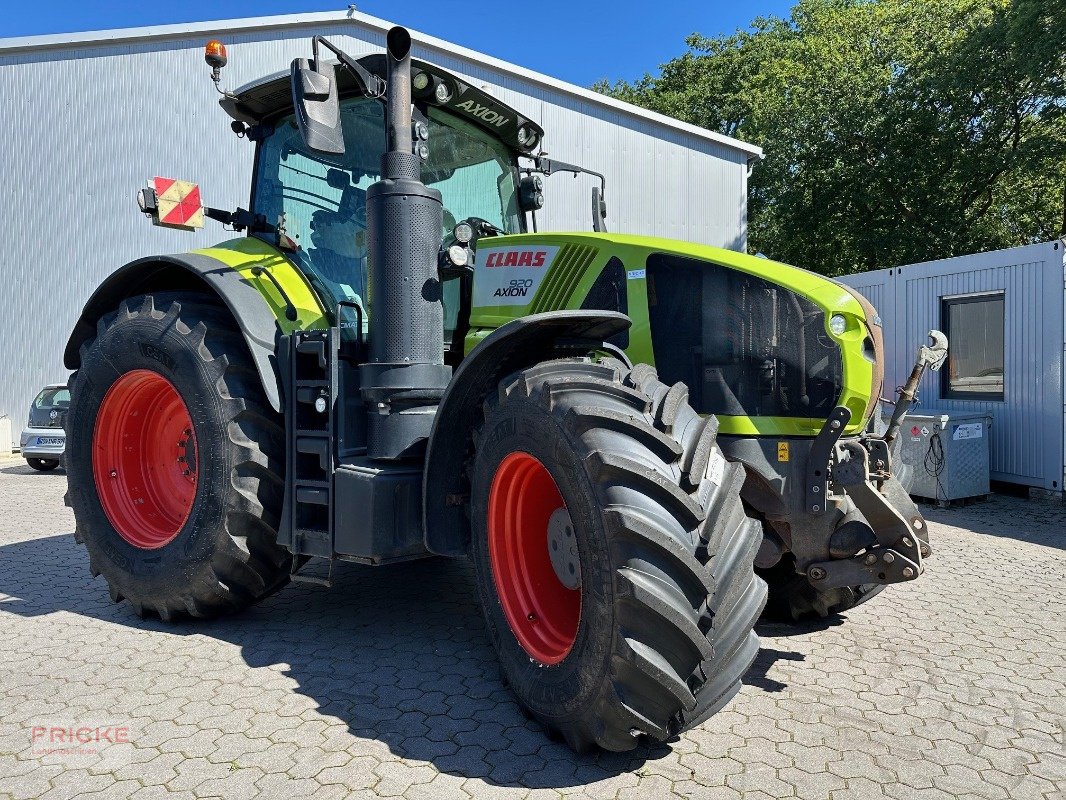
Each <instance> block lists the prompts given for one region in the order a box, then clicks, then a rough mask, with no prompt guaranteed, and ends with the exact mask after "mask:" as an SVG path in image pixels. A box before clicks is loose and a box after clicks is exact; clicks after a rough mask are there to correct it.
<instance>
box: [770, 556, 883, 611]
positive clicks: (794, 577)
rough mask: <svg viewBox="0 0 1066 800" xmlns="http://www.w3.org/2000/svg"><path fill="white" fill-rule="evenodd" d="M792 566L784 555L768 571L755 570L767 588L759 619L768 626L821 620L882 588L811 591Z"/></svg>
mask: <svg viewBox="0 0 1066 800" xmlns="http://www.w3.org/2000/svg"><path fill="white" fill-rule="evenodd" d="M795 566H796V562H795V560H794V559H793V558H792V556H791V554H789V553H786V554H785V555H784V556H783V557H782V559H781V561H779V562H778V563H777V564H775V565H774V566H772V567H769V568H768V569H756V572H757V573H758V575H759V576H760V577H761V578H762V579H763V580H764V581H766V585H767V586H768V587H769V599H768V601H767V603H766V611H765V613H764V614H763V617H764V619H765V620H766V621H768V622H784V623H788V624H795V623H802V622H806V621H808V620H812V619H825V618H827V617H831V616H836V615H837V614H841V613H843V612H844V611H847V610H849V609H852V608H855V607H856V606H860V605H862V604H863V603H865V602H866V601H867V600H870V599H872V598H874V597H876V596H877V595H878V594H880V592H881V590H882V589H884V588H885V586H884V584H877V583H870V584H863V585H861V586H841V587H838V588H834V589H815V588H814V586H812V585H811V582H810V581H809V580H807V577H806V576H805V575H800V574H799V573H797V572H796V569H795Z"/></svg>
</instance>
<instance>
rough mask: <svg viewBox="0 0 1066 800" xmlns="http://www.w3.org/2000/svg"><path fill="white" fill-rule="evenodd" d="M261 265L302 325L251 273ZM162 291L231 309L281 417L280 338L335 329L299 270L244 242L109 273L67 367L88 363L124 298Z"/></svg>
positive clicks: (80, 326) (88, 307)
mask: <svg viewBox="0 0 1066 800" xmlns="http://www.w3.org/2000/svg"><path fill="white" fill-rule="evenodd" d="M248 242H252V243H251V244H247V243H248ZM257 266H259V267H262V268H263V269H264V270H266V271H269V272H270V273H271V274H273V275H274V276H275V279H276V280H278V283H279V285H282V286H284V287H285V288H286V293H287V294H288V295H290V299H291V301H292V304H293V305H294V306H295V308H296V316H297V318H296V319H295V320H290V319H288V318H287V317H286V316H285V305H284V300H283V299H282V298H281V296H280V293H279V292H278V291H277V289H276V288H275V285H274V283H273V282H271V281H270V280H269V279H266V278H258V277H253V276H252V272H251V270H252V269H253V268H254V267H257ZM288 273H294V274H295V277H294V275H293V274H288ZM296 278H299V281H297V280H296ZM162 291H198V292H206V293H209V294H213V295H215V296H217V297H218V298H219V299H220V300H221V301H222V302H223V303H224V304H225V305H226V307H227V308H228V309H229V311H230V313H231V314H232V315H233V318H234V320H235V321H236V323H237V325H238V327H239V328H240V331H241V333H242V334H243V336H244V341H245V343H246V344H247V345H248V350H249V351H250V353H251V355H252V359H253V361H254V362H255V365H256V369H257V370H258V372H259V377H260V379H261V380H262V383H263V390H264V392H265V393H266V396H267V400H268V401H269V402H270V405H271V407H272V408H273V409H274V410H275V411H278V412H280V411H281V410H282V403H281V397H282V392H281V382H280V380H279V371H278V368H277V339H278V336H279V335H280V334H282V333H288V332H290V331H291V330H292V329H295V328H317V327H326V326H327V325H328V322H327V320H326V318H325V315H324V312H323V311H322V307H321V304H320V303H319V302H318V300H317V299H316V298H315V297H314V294H313V293H312V291H311V289H310V287H309V286H307V284H306V281H305V280H304V279H303V277H302V276H299V274H298V272H297V270H296V268H295V267H293V266H292V265H291V264H290V263H289V262H288V261H286V260H285V259H284V258H282V257H281V256H280V255H279V254H278V253H277V251H275V250H273V248H270V247H269V246H268V245H266V244H264V243H258V242H257V240H237V241H235V242H233V243H225V244H222V245H218V246H217V247H214V248H210V249H208V250H204V251H201V252H198V253H182V254H180V255H169V256H153V257H150V258H142V259H138V260H137V261H131V262H130V263H129V264H126V265H125V266H123V267H120V268H119V269H118V270H116V271H115V272H113V273H112V274H111V275H109V276H108V277H107V279H106V280H105V281H104V282H103V283H102V284H100V286H99V287H98V288H97V289H96V291H95V292H93V295H92V297H90V298H89V301H88V302H87V303H86V304H85V308H84V309H83V310H82V313H81V316H80V317H79V318H78V321H77V323H76V324H75V326H74V330H73V332H72V333H71V335H70V339H69V340H68V341H67V346H66V349H65V351H64V353H63V363H64V364H65V366H66V367H67V369H72V370H74V369H78V368H79V367H80V366H81V355H80V352H79V351H80V349H81V346H82V345H83V344H85V343H86V342H87V341H90V340H91V339H92V338H93V337H94V336H95V335H96V323H97V321H98V320H99V319H100V318H101V317H103V316H104V315H105V314H108V313H109V312H111V311H113V310H114V309H115V307H116V306H117V305H118V304H119V303H120V302H121V301H122V300H123V299H124V298H127V297H133V296H135V295H138V294H145V293H148V292H162ZM294 295H295V296H294Z"/></svg>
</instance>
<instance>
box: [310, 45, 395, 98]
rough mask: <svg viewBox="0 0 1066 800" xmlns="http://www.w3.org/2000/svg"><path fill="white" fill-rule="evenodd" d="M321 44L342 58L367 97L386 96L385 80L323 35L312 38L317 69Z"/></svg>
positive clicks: (342, 63)
mask: <svg viewBox="0 0 1066 800" xmlns="http://www.w3.org/2000/svg"><path fill="white" fill-rule="evenodd" d="M320 44H321V45H322V46H323V47H325V48H326V49H327V50H330V51H332V52H333V54H334V55H336V56H337V58H338V59H339V60H340V63H341V66H343V67H345V68H346V69H347V70H348V71H349V72H351V73H352V75H354V76H355V80H356V83H358V84H359V91H360V92H362V94H363V95H364V96H365V97H373V98H377V97H383V96H384V94H385V81H383V80H382V79H381V78H379V77H378V76H377V75H374V74H373V73H371V72H368V71H367V70H366V69H364V68H363V66H362V65H361V64H360V63H359V62H358V61H356V60H355V59H354V58H352V57H351V56H350V55H348V54H347V53H345V52H344V51H343V50H341V49H340V48H339V47H337V46H336V45H335V44H333V43H332V42H330V41H329V40H328V39H326V38H324V37H322V36H316V37H315V38H314V39H312V40H311V46H312V48H313V51H314V59H315V68H316V69H317V68H318V63H319V61H318V46H319V45H320Z"/></svg>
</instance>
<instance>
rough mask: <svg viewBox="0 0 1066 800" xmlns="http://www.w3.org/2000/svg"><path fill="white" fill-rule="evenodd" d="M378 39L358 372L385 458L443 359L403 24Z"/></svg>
mask: <svg viewBox="0 0 1066 800" xmlns="http://www.w3.org/2000/svg"><path fill="white" fill-rule="evenodd" d="M386 47H387V50H386V53H387V55H386V58H387V72H388V75H387V90H386V91H387V95H386V99H387V110H386V120H385V130H386V137H387V145H386V151H385V154H384V155H383V156H382V159H381V180H379V181H378V182H377V183H374V184H372V185H371V186H370V187H369V188H368V189H367V198H366V213H367V233H368V237H369V238H368V244H369V259H368V261H369V272H370V275H369V277H370V285H369V305H370V331H369V338H370V348H369V357H368V361H367V363H365V364H363V365H362V366H360V368H359V374H360V383H361V385H362V394H363V397H364V399H365V400H366V403H367V406H368V414H369V420H368V442H367V455H368V456H369V457H370V458H375V459H385V460H395V459H401V458H408V457H417V456H420V455H421V454H422V450H423V447H424V445H425V441H426V439H428V437H429V434H430V431H431V429H432V426H433V419H434V415H435V413H436V407H437V404H438V403H439V401H440V398H441V396H442V395H443V393H444V389H445V388H446V387H447V385H448V381H449V380H450V378H451V367H449V366H447V365H446V364H445V363H444V306H443V303H442V301H441V285H440V279H439V276H438V274H437V254H438V252H439V251H440V245H441V238H442V231H443V227H444V222H443V215H444V210H443V205H442V203H441V194H440V192H438V191H437V190H436V189H430V188H428V187H427V186H426V185H425V184H424V183H422V180H421V168H420V162H419V158H418V156H417V155H415V153H414V147H413V139H412V127H411V35H410V33H408V31H407V30H406V29H405V28H402V27H398V26H397V27H395V28H392V29H391V30H390V31H389V32H388V35H387V36H386Z"/></svg>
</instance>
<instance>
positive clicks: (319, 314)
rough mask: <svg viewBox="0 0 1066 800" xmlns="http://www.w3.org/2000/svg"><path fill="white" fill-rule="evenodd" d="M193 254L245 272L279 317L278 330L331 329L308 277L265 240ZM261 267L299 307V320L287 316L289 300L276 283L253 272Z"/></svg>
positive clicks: (249, 239) (248, 240)
mask: <svg viewBox="0 0 1066 800" xmlns="http://www.w3.org/2000/svg"><path fill="white" fill-rule="evenodd" d="M192 252H194V253H196V254H198V255H202V256H208V257H210V258H213V259H215V260H216V261H221V262H222V263H223V264H225V265H227V266H228V267H231V268H233V269H235V270H237V272H239V273H241V275H242V276H243V277H244V280H245V281H247V282H248V283H249V284H250V285H251V286H254V287H255V288H256V290H258V292H259V293H260V294H261V295H263V299H264V300H265V301H266V302H267V305H269V306H270V309H271V310H272V311H273V312H274V316H275V317H276V318H277V321H278V327H279V328H281V330H282V332H283V333H287V334H288V333H292V332H293V331H294V330H298V329H299V330H307V329H309V328H310V329H321V328H328V327H329V319H328V317H327V316H326V312H325V310H324V309H323V308H322V304H321V303H320V302H319V300H318V296H317V295H316V294H315V292H314V290H313V289H312V288H311V284H310V283H308V282H307V278H305V277H304V275H303V273H302V272H300V270H299V269H297V268H296V266H295V265H293V263H292V262H291V261H289V260H288V259H287V258H285V256H284V255H282V253H281V251H279V250H278V249H277V248H275V247H271V246H270V245H269V244H267V243H266V242H264V241H263V240H262V239H256V238H255V237H252V236H247V237H241V238H239V239H230V240H229V241H227V242H220V243H219V244H216V245H215V246H213V247H205V248H204V249H202V250H193V251H192ZM255 267H261V268H262V269H263V271H264V272H269V273H270V275H271V276H273V278H274V280H276V281H277V282H278V284H279V285H280V286H281V288H282V289H283V290H284V291H285V294H286V295H287V296H288V298H289V302H291V303H292V305H293V306H295V307H296V314H297V318H296V319H295V320H290V319H287V318H286V317H285V300H284V299H283V298H282V297H281V295H280V293H279V292H278V289H277V287H276V286H275V285H274V283H273V281H271V280H270V278H268V277H266V275H259V276H256V275H253V274H252V270H253V269H254V268H255Z"/></svg>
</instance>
